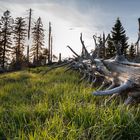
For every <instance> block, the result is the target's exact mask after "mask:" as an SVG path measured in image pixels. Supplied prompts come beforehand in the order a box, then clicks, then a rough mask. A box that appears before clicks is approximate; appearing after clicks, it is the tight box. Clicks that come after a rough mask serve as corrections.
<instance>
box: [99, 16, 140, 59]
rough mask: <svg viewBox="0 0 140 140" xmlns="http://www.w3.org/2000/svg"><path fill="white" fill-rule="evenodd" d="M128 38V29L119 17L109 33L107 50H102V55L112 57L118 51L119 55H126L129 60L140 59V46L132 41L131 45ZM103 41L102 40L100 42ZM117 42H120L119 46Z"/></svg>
mask: <svg viewBox="0 0 140 140" xmlns="http://www.w3.org/2000/svg"><path fill="white" fill-rule="evenodd" d="M128 39H129V38H128V37H127V35H126V31H125V29H124V27H123V25H122V23H121V21H120V19H119V18H117V20H116V22H115V24H114V26H113V27H112V31H111V32H110V34H109V35H108V39H107V43H106V45H105V48H103V49H105V50H101V51H100V55H101V57H102V58H103V57H104V58H112V57H114V56H115V55H116V53H117V52H118V53H119V55H124V56H125V57H126V58H127V59H128V60H131V61H139V58H140V56H139V50H137V47H139V46H138V44H136V43H131V45H129V44H128ZM101 41H102V40H100V41H99V42H101ZM116 44H119V48H116ZM103 54H105V55H103Z"/></svg>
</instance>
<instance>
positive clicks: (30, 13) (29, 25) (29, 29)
mask: <svg viewBox="0 0 140 140" xmlns="http://www.w3.org/2000/svg"><path fill="white" fill-rule="evenodd" d="M31 19H32V9H31V8H30V10H29V21H28V45H27V63H28V64H29V57H30V56H29V53H30V52H29V50H30V46H29V41H30V33H31Z"/></svg>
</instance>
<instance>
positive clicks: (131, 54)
mask: <svg viewBox="0 0 140 140" xmlns="http://www.w3.org/2000/svg"><path fill="white" fill-rule="evenodd" d="M128 55H129V58H130V59H131V60H133V59H134V58H135V56H136V49H135V46H134V44H131V46H130V48H129V54H128Z"/></svg>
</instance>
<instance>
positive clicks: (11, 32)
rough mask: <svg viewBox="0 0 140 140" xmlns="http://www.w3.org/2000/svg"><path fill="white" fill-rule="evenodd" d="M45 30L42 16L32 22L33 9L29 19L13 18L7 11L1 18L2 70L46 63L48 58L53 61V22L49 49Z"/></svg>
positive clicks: (0, 63)
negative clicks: (45, 40)
mask: <svg viewBox="0 0 140 140" xmlns="http://www.w3.org/2000/svg"><path fill="white" fill-rule="evenodd" d="M31 25H32V27H31ZM44 32H45V30H44V27H43V23H42V20H41V17H39V18H38V19H37V20H36V21H35V22H34V23H32V21H31V9H30V12H29V18H28V20H27V19H26V18H23V17H17V18H15V19H13V18H12V16H11V13H10V11H8V10H7V11H5V12H4V13H3V15H2V16H1V18H0V71H6V70H19V69H21V68H23V67H28V66H40V65H45V64H46V63H47V60H49V63H51V62H52V57H53V54H52V35H51V23H49V42H50V44H49V45H51V46H49V49H48V48H46V47H44V46H45V45H44V43H45V42H44V39H45V33H44ZM30 34H31V35H30ZM30 36H31V38H30ZM27 42H28V43H27ZM30 44H31V46H30V47H29V45H30ZM25 52H27V55H25ZM54 57H55V56H54Z"/></svg>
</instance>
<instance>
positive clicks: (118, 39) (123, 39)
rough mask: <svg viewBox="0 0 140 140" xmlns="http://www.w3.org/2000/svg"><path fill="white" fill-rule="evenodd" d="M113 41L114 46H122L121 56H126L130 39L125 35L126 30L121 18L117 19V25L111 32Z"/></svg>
mask: <svg viewBox="0 0 140 140" xmlns="http://www.w3.org/2000/svg"><path fill="white" fill-rule="evenodd" d="M111 40H112V41H113V43H114V44H118V43H120V44H121V48H120V51H121V55H126V52H127V48H128V46H129V45H128V42H127V40H128V37H127V36H126V34H125V30H124V28H123V26H122V23H121V21H120V19H119V18H117V20H116V23H115V25H114V27H113V28H112V31H111Z"/></svg>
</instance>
